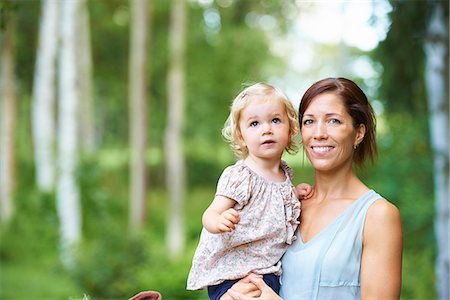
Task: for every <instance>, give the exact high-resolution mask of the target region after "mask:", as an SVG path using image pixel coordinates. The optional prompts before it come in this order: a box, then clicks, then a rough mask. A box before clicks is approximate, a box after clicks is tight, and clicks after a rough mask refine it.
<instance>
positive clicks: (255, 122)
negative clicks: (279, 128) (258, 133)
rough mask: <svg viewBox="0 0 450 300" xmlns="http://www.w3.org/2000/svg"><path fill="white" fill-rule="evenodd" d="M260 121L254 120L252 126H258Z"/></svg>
mask: <svg viewBox="0 0 450 300" xmlns="http://www.w3.org/2000/svg"><path fill="white" fill-rule="evenodd" d="M258 124H259V122H258V121H253V122H251V123H250V127H256V126H258Z"/></svg>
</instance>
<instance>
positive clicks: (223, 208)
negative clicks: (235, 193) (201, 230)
mask: <svg viewBox="0 0 450 300" xmlns="http://www.w3.org/2000/svg"><path fill="white" fill-rule="evenodd" d="M235 204H236V201H234V200H233V199H230V198H227V197H224V196H216V197H215V198H214V200H213V202H212V203H211V205H210V206H209V207H208V208H207V209H206V211H205V212H204V213H203V217H202V223H203V226H204V227H205V228H206V230H208V231H209V232H211V233H223V232H230V231H233V230H234V225H235V224H237V223H238V222H239V214H238V213H237V211H236V210H234V209H233V208H232V207H233V206H234V205H235Z"/></svg>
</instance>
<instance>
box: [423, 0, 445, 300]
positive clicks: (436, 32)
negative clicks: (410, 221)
mask: <svg viewBox="0 0 450 300" xmlns="http://www.w3.org/2000/svg"><path fill="white" fill-rule="evenodd" d="M433 10H434V11H433V14H432V17H431V20H430V23H429V27H428V37H427V42H426V44H425V53H426V70H425V77H426V78H425V79H426V85H427V93H428V107H429V113H430V130H431V132H430V136H431V147H432V150H433V157H434V192H435V203H436V219H435V233H436V242H437V258H436V277H437V278H436V285H437V286H436V288H437V294H438V298H439V299H441V300H444V299H445V300H447V299H449V295H450V293H449V282H450V281H449V190H448V187H449V175H448V172H449V127H448V126H449V111H448V109H449V103H448V101H449V100H448V85H447V84H448V82H447V79H448V77H446V70H447V69H446V64H447V62H446V55H448V28H446V22H445V21H444V15H443V11H442V7H441V6H439V5H435V7H434V9H433Z"/></svg>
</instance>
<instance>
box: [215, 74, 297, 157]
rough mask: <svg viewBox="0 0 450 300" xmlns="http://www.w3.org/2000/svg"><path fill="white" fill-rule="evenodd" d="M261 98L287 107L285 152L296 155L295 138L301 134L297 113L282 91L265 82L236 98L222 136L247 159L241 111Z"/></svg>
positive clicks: (249, 88)
mask: <svg viewBox="0 0 450 300" xmlns="http://www.w3.org/2000/svg"><path fill="white" fill-rule="evenodd" d="M261 98H266V99H268V100H273V101H279V102H281V103H282V104H283V105H284V106H285V108H286V113H287V116H288V120H289V141H288V144H287V145H286V149H285V151H286V152H288V153H291V154H292V153H295V152H296V151H297V149H298V145H297V143H296V141H295V138H296V137H297V136H298V134H299V123H298V116H297V112H296V110H295V109H294V106H293V105H292V103H291V101H289V99H288V98H287V97H286V95H285V94H284V93H283V92H282V91H281V90H280V89H278V88H277V87H275V86H273V85H270V84H267V83H263V82H258V83H255V84H253V85H251V86H248V87H246V88H245V89H244V90H242V91H241V92H240V93H239V95H237V97H236V98H234V100H233V103H232V104H231V109H230V115H229V116H228V119H227V120H226V122H225V124H224V127H223V129H222V136H223V137H224V138H225V140H226V141H227V142H228V143H229V144H230V147H231V149H232V150H233V152H234V154H235V155H236V156H237V157H239V158H241V159H244V158H246V157H247V156H248V148H247V146H246V145H245V144H244V143H243V142H242V134H241V129H240V128H239V120H240V116H241V111H242V110H243V109H244V108H246V107H247V105H248V104H249V103H250V102H251V101H252V100H255V99H261Z"/></svg>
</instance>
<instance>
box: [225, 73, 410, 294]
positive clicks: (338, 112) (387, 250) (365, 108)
mask: <svg viewBox="0 0 450 300" xmlns="http://www.w3.org/2000/svg"><path fill="white" fill-rule="evenodd" d="M299 120H300V128H301V134H302V140H303V147H304V151H305V152H306V155H307V157H308V159H309V160H310V161H311V164H312V166H313V167H314V171H315V187H314V195H313V196H312V198H310V199H309V200H306V201H303V202H302V214H301V217H300V218H301V220H300V227H299V230H298V232H297V241H296V242H295V243H293V244H292V245H291V246H290V247H289V249H288V251H287V252H286V254H285V255H284V257H283V260H282V268H283V274H282V277H281V291H280V296H281V298H280V296H278V295H277V294H276V293H274V292H273V291H272V290H271V289H270V288H269V287H267V286H266V285H265V284H264V282H263V281H262V280H261V279H260V278H259V277H257V276H255V275H254V274H252V275H251V276H249V277H247V278H245V279H243V280H241V281H240V282H238V283H236V284H235V285H234V286H233V287H232V288H231V289H230V290H229V291H228V293H227V294H226V296H224V297H223V298H222V299H241V300H242V299H243V300H247V299H284V300H290V299H321V300H322V299H360V298H361V299H398V298H399V297H400V289H401V264H402V263H401V262H402V242H403V234H402V225H401V218H400V214H399V211H398V209H397V208H396V207H395V206H394V205H392V204H391V203H389V202H388V201H386V200H385V199H383V198H382V197H381V196H380V195H378V194H377V193H376V192H375V191H373V190H371V189H369V188H368V187H367V186H366V185H365V184H364V183H363V182H361V180H360V179H359V178H358V177H357V176H356V174H355V172H354V170H353V164H355V165H356V166H358V167H363V164H364V162H365V161H367V160H371V161H373V160H374V158H375V157H376V153H377V152H376V142H375V117H374V113H373V110H372V108H371V106H370V104H369V102H368V101H367V97H366V96H365V94H364V92H363V91H362V90H361V89H360V88H359V87H358V86H357V85H356V84H355V83H354V82H352V81H351V80H348V79H345V78H327V79H323V80H321V81H318V82H316V83H315V84H313V85H312V86H311V87H310V88H309V89H308V90H307V91H306V93H305V95H304V96H303V98H302V101H301V103H300V108H299ZM255 295H256V296H255ZM227 297H229V298H227ZM252 297H253V298H252Z"/></svg>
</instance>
